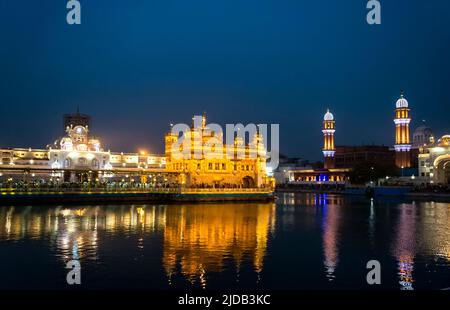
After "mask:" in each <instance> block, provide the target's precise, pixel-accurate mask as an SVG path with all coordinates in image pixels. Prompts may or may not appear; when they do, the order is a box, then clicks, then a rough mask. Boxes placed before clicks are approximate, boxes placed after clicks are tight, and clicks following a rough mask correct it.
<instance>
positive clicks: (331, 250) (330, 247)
mask: <svg viewBox="0 0 450 310" xmlns="http://www.w3.org/2000/svg"><path fill="white" fill-rule="evenodd" d="M335 202H336V201H333V203H331V204H327V203H326V204H325V205H324V206H323V212H324V222H323V253H324V265H325V275H326V277H327V279H328V281H333V280H334V278H335V270H336V267H337V264H338V262H339V252H338V250H339V223H340V222H339V216H340V212H341V205H339V204H336V203H335Z"/></svg>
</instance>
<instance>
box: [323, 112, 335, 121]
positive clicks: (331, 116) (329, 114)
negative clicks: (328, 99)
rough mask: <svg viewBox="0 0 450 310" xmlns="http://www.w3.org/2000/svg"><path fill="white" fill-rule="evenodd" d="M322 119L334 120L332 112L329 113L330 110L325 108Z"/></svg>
mask: <svg viewBox="0 0 450 310" xmlns="http://www.w3.org/2000/svg"><path fill="white" fill-rule="evenodd" d="M323 120H324V121H332V120H334V116H333V114H331V112H330V110H328V109H327V113H325V115H324V116H323Z"/></svg>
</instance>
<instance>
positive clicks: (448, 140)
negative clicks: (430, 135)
mask: <svg viewBox="0 0 450 310" xmlns="http://www.w3.org/2000/svg"><path fill="white" fill-rule="evenodd" d="M439 145H440V146H450V135H444V136H442V138H441V139H439Z"/></svg>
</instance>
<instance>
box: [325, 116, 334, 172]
mask: <svg viewBox="0 0 450 310" xmlns="http://www.w3.org/2000/svg"><path fill="white" fill-rule="evenodd" d="M322 132H323V150H322V152H323V156H324V168H325V169H331V168H334V153H335V148H334V132H335V129H334V116H333V114H331V113H330V110H327V113H325V115H324V117H323V129H322Z"/></svg>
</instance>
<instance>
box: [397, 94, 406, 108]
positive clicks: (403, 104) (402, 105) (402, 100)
mask: <svg viewBox="0 0 450 310" xmlns="http://www.w3.org/2000/svg"><path fill="white" fill-rule="evenodd" d="M395 106H396V107H397V109H399V108H407V107H408V100H406V99H405V98H404V97H403V94H402V95H401V96H400V98H399V99H398V100H397V103H396V104H395Z"/></svg>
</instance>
